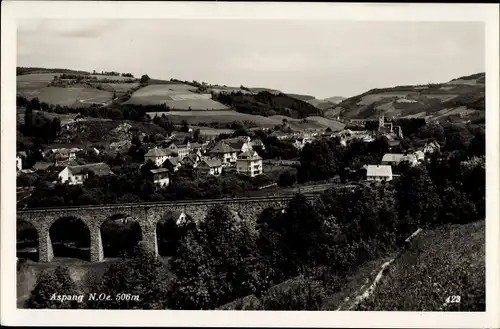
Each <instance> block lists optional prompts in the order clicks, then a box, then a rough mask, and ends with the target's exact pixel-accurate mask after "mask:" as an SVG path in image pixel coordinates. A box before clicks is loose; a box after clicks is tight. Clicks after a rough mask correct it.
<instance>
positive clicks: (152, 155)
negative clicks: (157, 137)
mask: <svg viewBox="0 0 500 329" xmlns="http://www.w3.org/2000/svg"><path fill="white" fill-rule="evenodd" d="M170 156H171V154H170V153H167V151H165V150H163V149H161V148H158V147H156V146H155V147H154V148H152V149H151V150H149V151H148V153H146V155H144V162H148V161H149V160H151V161H153V163H154V164H155V165H156V166H158V167H161V165H162V164H163V163H164V162H165V161H166V160H167V159H168V158H169V157H170Z"/></svg>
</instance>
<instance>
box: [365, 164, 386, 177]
mask: <svg viewBox="0 0 500 329" xmlns="http://www.w3.org/2000/svg"><path fill="white" fill-rule="evenodd" d="M366 175H367V176H378V177H380V176H383V177H390V176H392V167H391V166H388V165H368V166H367V167H366Z"/></svg>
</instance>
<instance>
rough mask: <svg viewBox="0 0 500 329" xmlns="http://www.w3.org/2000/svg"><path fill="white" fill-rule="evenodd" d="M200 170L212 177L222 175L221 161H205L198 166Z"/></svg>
mask: <svg viewBox="0 0 500 329" xmlns="http://www.w3.org/2000/svg"><path fill="white" fill-rule="evenodd" d="M197 168H198V170H199V171H201V172H202V173H205V174H207V175H212V176H219V175H220V174H222V163H221V161H220V160H219V159H205V160H203V161H201V162H200V164H199V165H198V167H197Z"/></svg>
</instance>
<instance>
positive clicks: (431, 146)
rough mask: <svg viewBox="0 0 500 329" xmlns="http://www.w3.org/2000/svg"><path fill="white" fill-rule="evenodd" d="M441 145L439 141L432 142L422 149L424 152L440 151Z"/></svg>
mask: <svg viewBox="0 0 500 329" xmlns="http://www.w3.org/2000/svg"><path fill="white" fill-rule="evenodd" d="M440 149H441V146H440V145H439V144H438V143H437V142H430V143H427V144H425V146H424V149H423V150H422V151H423V152H424V153H429V154H432V153H434V152H436V151H439V150H440Z"/></svg>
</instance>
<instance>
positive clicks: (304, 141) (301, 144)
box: [293, 137, 313, 150]
mask: <svg viewBox="0 0 500 329" xmlns="http://www.w3.org/2000/svg"><path fill="white" fill-rule="evenodd" d="M312 142H313V140H312V139H311V138H307V137H304V138H299V139H297V140H295V142H293V146H294V147H295V148H296V149H298V150H302V149H303V148H304V146H305V145H306V144H309V143H312Z"/></svg>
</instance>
